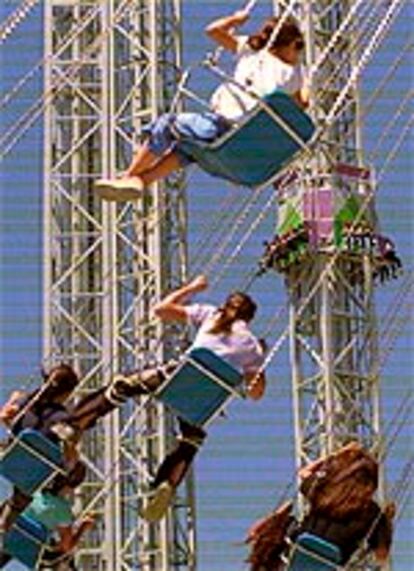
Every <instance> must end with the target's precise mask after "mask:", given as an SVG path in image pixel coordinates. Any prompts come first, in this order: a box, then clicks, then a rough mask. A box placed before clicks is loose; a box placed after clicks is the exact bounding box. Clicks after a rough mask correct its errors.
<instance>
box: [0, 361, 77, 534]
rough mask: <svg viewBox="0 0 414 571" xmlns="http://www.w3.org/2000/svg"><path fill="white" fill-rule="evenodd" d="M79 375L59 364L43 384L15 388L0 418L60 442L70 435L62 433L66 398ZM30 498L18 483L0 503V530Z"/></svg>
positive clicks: (13, 428)
mask: <svg viewBox="0 0 414 571" xmlns="http://www.w3.org/2000/svg"><path fill="white" fill-rule="evenodd" d="M78 382H79V379H78V376H77V374H76V373H75V372H74V370H73V369H72V367H70V366H69V365H66V364H60V365H57V366H56V367H53V368H52V369H51V370H50V371H49V373H48V374H45V375H44V381H43V385H41V386H40V387H39V388H38V389H36V390H35V391H33V392H31V393H29V394H25V393H24V392H22V391H14V392H13V393H12V395H11V396H10V398H9V400H8V401H7V402H6V404H4V405H3V407H2V408H1V409H0V421H1V422H2V423H3V424H4V425H5V426H6V427H7V428H8V429H9V430H10V431H11V433H12V434H13V435H15V436H18V434H19V433H20V432H21V431H22V430H24V429H34V430H37V431H38V432H40V433H41V434H43V435H44V436H45V437H46V438H49V439H50V440H52V441H53V442H55V443H57V444H59V443H60V442H61V441H62V440H64V439H65V437H66V436H67V435H66V434H63V433H62V428H63V427H65V430H67V428H66V425H64V424H63V422H64V421H65V420H67V409H66V407H65V404H64V403H65V401H66V400H67V399H68V398H69V396H70V395H71V393H72V392H73V390H74V389H75V387H76V385H77V384H78ZM30 502H31V497H30V496H27V495H26V494H24V493H23V492H21V491H20V490H18V489H17V488H16V487H15V488H14V489H13V493H12V496H11V497H10V498H9V499H8V500H6V501H5V502H3V504H2V505H1V507H0V533H4V531H6V530H7V529H8V528H9V527H10V525H11V524H12V523H13V521H14V520H15V518H16V517H17V516H18V515H19V513H21V512H22V511H23V510H24V509H25V508H26V507H27V506H28V505H29V503H30Z"/></svg>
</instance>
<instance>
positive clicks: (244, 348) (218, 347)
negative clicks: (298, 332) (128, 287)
mask: <svg viewBox="0 0 414 571" xmlns="http://www.w3.org/2000/svg"><path fill="white" fill-rule="evenodd" d="M207 285H208V284H207V280H206V278H205V277H204V276H199V277H197V278H195V279H194V280H193V281H191V282H190V283H189V284H187V285H185V286H183V287H181V288H179V289H178V290H176V291H174V292H172V293H170V294H169V295H167V296H166V297H165V298H164V299H163V300H162V301H160V302H159V303H158V304H157V305H156V306H155V307H154V312H155V314H156V315H157V316H158V317H159V318H160V319H162V320H163V321H166V322H170V321H172V322H173V321H181V322H187V323H190V324H192V325H194V326H196V327H198V332H197V334H196V337H195V340H194V343H193V344H192V348H195V347H205V348H207V349H210V350H211V351H213V352H214V353H215V354H216V355H218V356H220V357H222V358H223V359H224V360H225V361H227V362H229V363H230V364H231V365H233V366H234V367H235V368H236V369H237V370H238V371H240V372H241V373H242V374H243V376H244V380H245V383H246V387H247V394H248V396H249V397H250V398H252V399H254V400H257V399H260V398H261V397H262V396H263V393H264V389H265V376H264V373H263V372H261V366H262V364H263V361H264V354H263V348H262V346H261V344H260V342H259V341H258V340H257V339H256V337H255V336H254V335H253V334H252V333H251V332H250V330H249V328H248V323H249V322H250V321H251V320H252V319H253V317H254V314H255V312H256V304H255V303H254V302H253V300H252V299H251V298H250V297H249V296H247V295H246V294H244V293H240V292H235V293H233V294H231V295H230V296H229V297H228V298H227V300H226V302H225V303H224V305H222V306H221V307H219V308H217V307H215V306H213V305H204V304H188V303H186V301H187V299H188V298H189V297H190V296H191V295H193V294H195V293H197V292H200V291H203V290H204V289H206V288H207ZM176 366H177V364H176V363H175V364H168V365H167V366H164V367H159V368H153V369H149V370H144V371H141V372H138V373H135V374H132V375H129V376H118V377H115V379H114V381H113V382H112V383H111V384H110V385H109V386H105V387H102V388H101V389H98V390H97V391H94V392H93V393H91V394H90V395H87V396H86V397H85V398H84V399H82V400H81V401H80V402H79V403H77V405H76V406H75V408H74V410H73V412H72V418H71V424H72V426H74V427H76V428H78V429H80V430H85V429H86V428H89V427H91V426H93V425H94V424H95V423H96V421H97V420H98V419H99V418H100V417H102V416H104V415H105V414H107V413H108V412H110V411H112V410H113V409H114V408H115V407H117V406H120V405H122V403H124V402H125V401H126V400H127V399H128V398H132V397H136V396H138V395H142V394H148V393H150V392H153V391H155V390H156V389H157V388H158V387H159V386H160V385H161V384H162V383H163V381H164V380H165V378H166V375H168V374H171V373H172V372H173V371H174V369H175V368H176ZM179 428H180V431H181V437H180V439H179V441H178V444H177V446H176V448H175V449H174V450H173V451H172V452H171V453H170V454H168V455H167V457H166V458H165V460H164V462H162V464H161V466H160V467H159V470H158V472H157V474H156V476H155V480H154V487H155V488H156V491H155V495H154V497H153V499H152V500H151V501H150V503H149V505H148V509H147V510H146V511H145V514H144V517H146V518H147V519H148V520H152V521H155V520H157V519H159V518H160V517H162V515H163V514H164V513H165V511H166V509H167V508H168V505H169V502H170V500H171V498H172V497H173V495H174V491H175V489H176V488H177V486H178V485H179V484H180V482H181V481H182V480H183V478H184V476H185V474H186V472H187V470H188V468H189V466H190V465H191V462H192V460H193V458H194V456H195V454H196V453H197V450H198V448H199V447H200V445H201V444H202V442H203V441H204V439H205V436H206V433H205V432H204V430H202V429H201V428H199V427H196V426H193V425H191V424H189V423H188V422H185V421H184V420H183V419H179Z"/></svg>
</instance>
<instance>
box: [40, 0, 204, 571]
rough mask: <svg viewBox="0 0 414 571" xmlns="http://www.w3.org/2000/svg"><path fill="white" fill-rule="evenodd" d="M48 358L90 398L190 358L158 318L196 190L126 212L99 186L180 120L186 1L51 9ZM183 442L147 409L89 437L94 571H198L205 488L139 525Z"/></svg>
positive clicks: (164, 192) (84, 493)
mask: <svg viewBox="0 0 414 571" xmlns="http://www.w3.org/2000/svg"><path fill="white" fill-rule="evenodd" d="M44 18H45V20H44V21H45V32H44V33H45V36H44V44H45V45H44V49H45V58H46V62H47V64H46V70H45V96H46V106H45V139H44V147H45V148H44V151H45V161H44V172H45V185H44V324H45V325H44V356H45V359H46V360H48V359H53V360H54V361H56V360H62V361H66V362H69V363H71V364H73V365H74V366H75V368H76V370H77V371H80V373H81V378H82V389H81V393H82V394H87V393H88V392H90V391H91V390H93V389H95V388H97V387H100V386H102V385H103V384H106V383H108V382H110V381H111V379H112V378H113V375H114V374H115V373H117V372H119V371H128V370H130V371H131V370H134V369H139V368H141V367H145V366H148V365H150V364H153V363H154V362H155V361H156V360H159V361H161V360H163V359H164V358H168V357H169V356H171V355H172V354H173V353H174V352H175V351H177V350H179V347H180V344H181V341H182V332H181V331H180V330H179V329H176V328H171V327H170V328H169V329H168V330H166V328H164V327H162V326H161V325H160V324H159V323H158V322H157V321H155V320H154V318H153V316H152V315H151V313H150V307H151V306H152V305H153V304H154V302H155V301H156V300H158V299H159V297H160V295H161V294H162V293H163V292H165V291H167V290H169V289H171V288H174V287H176V286H177V285H178V284H179V283H181V282H182V281H183V280H185V278H186V272H187V244H186V232H187V229H186V200H185V184H184V180H183V179H182V178H179V177H178V178H174V179H170V180H169V181H168V182H166V183H163V184H158V185H155V186H154V187H153V189H152V192H151V194H148V195H144V196H143V198H142V199H141V200H137V201H134V202H130V203H127V204H123V205H114V204H113V203H106V202H101V201H100V200H99V199H98V198H97V197H96V196H94V193H93V191H92V186H93V182H94V180H95V179H96V178H100V177H102V176H114V175H115V174H117V173H120V172H122V170H123V169H125V168H126V166H127V164H128V163H129V161H130V158H131V156H132V149H133V147H134V146H135V145H136V143H137V141H138V134H139V133H140V131H141V128H142V126H143V125H145V124H148V122H149V121H151V119H153V118H155V117H156V116H157V115H158V114H159V112H160V111H161V110H164V109H165V108H167V107H168V104H169V102H170V101H171V99H172V98H173V96H174V94H175V89H176V83H177V79H178V75H179V70H180V68H181V2H180V0H134V1H130V0H93V1H92V0H90V1H88V0H46V1H45V3H44ZM172 433H173V426H172V421H171V418H170V417H169V416H168V415H167V414H166V412H165V410H164V408H163V407H162V406H161V405H158V404H154V403H153V402H147V401H146V399H142V400H141V401H140V402H138V403H131V404H129V405H126V406H124V407H123V409H122V410H120V411H117V412H115V413H113V414H112V415H110V417H107V418H106V419H105V420H104V421H102V422H100V423H99V424H98V426H97V427H96V428H95V429H94V430H92V431H88V433H87V434H86V435H85V437H84V439H83V445H82V451H83V454H84V456H85V458H86V461H87V464H88V477H87V482H86V483H85V485H83V486H82V488H81V491H80V493H79V494H78V498H77V502H78V507H80V508H81V509H85V508H87V507H88V508H87V509H91V510H92V511H95V512H97V513H98V514H99V516H100V517H99V518H98V523H97V526H96V528H95V530H94V531H93V532H92V533H90V534H88V537H87V538H86V540H85V543H84V544H82V546H81V549H80V550H79V551H78V554H77V558H78V561H79V566H80V568H81V569H89V570H91V571H92V570H99V571H121V570H122V571H128V570H131V571H132V570H134V571H135V570H137V569H139V570H142V571H171V570H181V569H186V570H191V569H195V515H194V503H193V490H192V484H191V482H192V481H191V478H190V479H189V480H188V484H187V485H186V486H184V487H182V488H181V489H180V493H179V494H178V496H177V498H176V501H175V504H174V506H173V509H172V510H171V515H170V516H169V517H168V518H166V519H164V520H163V521H162V522H160V523H159V524H155V525H150V524H147V523H146V522H145V521H143V519H142V518H140V517H139V510H140V509H141V508H142V506H143V505H145V502H146V500H147V497H148V492H149V487H148V483H149V479H150V476H151V475H153V474H154V472H155V469H156V467H157V466H158V464H159V462H160V461H161V459H162V458H163V457H164V455H165V453H166V450H167V446H168V444H169V441H170V439H171V436H172Z"/></svg>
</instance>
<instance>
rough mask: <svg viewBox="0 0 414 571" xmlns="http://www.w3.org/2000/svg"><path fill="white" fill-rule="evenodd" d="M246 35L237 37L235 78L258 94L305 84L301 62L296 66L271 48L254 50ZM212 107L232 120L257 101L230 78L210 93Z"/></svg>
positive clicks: (294, 88)
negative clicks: (281, 57) (229, 80)
mask: <svg viewBox="0 0 414 571" xmlns="http://www.w3.org/2000/svg"><path fill="white" fill-rule="evenodd" d="M247 40H248V37H247V36H240V37H239V38H238V46H237V55H238V58H239V59H238V62H237V64H236V68H235V71H234V76H233V77H234V79H235V81H237V83H239V84H240V85H243V86H244V87H246V88H247V89H249V90H250V91H253V92H254V93H255V94H256V95H257V96H258V97H264V96H265V95H268V94H270V93H272V92H273V91H275V90H276V89H283V90H284V91H286V93H288V94H289V95H292V94H293V93H295V92H296V91H298V90H299V89H300V88H301V87H302V86H303V81H304V80H303V71H302V66H301V65H297V66H293V65H290V64H287V63H285V62H284V61H282V60H281V59H279V58H278V57H276V56H274V55H272V54H271V53H270V52H269V51H268V50H266V49H262V50H259V51H254V50H252V49H251V48H250V47H249V45H248V43H247ZM210 103H211V106H212V108H213V110H214V111H215V112H216V113H218V114H220V115H222V116H223V117H226V118H227V119H230V120H235V119H239V118H240V117H241V116H242V115H244V114H245V113H246V112H247V111H249V110H250V109H252V108H253V107H254V106H255V105H256V103H257V101H256V100H255V99H254V98H253V97H251V96H250V95H248V93H246V91H244V90H243V89H241V88H239V87H237V85H234V84H233V83H231V82H228V83H223V84H222V85H220V86H219V87H218V88H217V89H216V91H215V92H214V93H213V95H212V97H211V101H210Z"/></svg>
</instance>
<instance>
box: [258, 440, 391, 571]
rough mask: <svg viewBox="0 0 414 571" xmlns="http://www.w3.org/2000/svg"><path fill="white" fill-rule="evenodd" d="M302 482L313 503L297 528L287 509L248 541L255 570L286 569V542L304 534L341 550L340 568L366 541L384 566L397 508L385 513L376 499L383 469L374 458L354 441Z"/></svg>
mask: <svg viewBox="0 0 414 571" xmlns="http://www.w3.org/2000/svg"><path fill="white" fill-rule="evenodd" d="M299 477H300V478H301V479H302V484H301V488H300V490H301V492H302V494H303V495H304V496H305V498H306V500H307V501H308V504H309V506H308V511H307V513H306V515H305V517H304V518H303V520H302V521H301V522H299V523H297V524H296V525H293V526H292V521H291V519H289V518H290V516H291V513H290V510H291V507H292V506H291V504H284V506H282V508H279V510H277V511H276V512H274V513H272V514H270V516H268V517H267V518H265V519H263V520H261V521H260V522H258V523H257V524H255V525H254V526H253V527H252V529H251V531H250V533H249V537H248V539H249V541H251V542H252V549H251V554H250V557H249V561H250V562H251V563H252V567H251V571H258V570H259V569H260V570H262V569H263V570H265V571H267V570H269V571H270V570H272V571H273V570H274V569H279V568H280V569H281V568H283V564H282V560H281V555H282V554H283V552H284V551H285V550H286V547H287V542H286V537H287V536H288V537H289V538H290V539H291V540H292V541H294V540H295V539H296V538H297V537H298V536H299V535H300V534H302V533H304V532H308V533H311V534H314V535H316V536H318V537H320V538H322V539H324V540H326V541H328V542H330V543H332V544H334V545H336V546H337V547H338V548H339V550H340V553H341V556H342V559H341V562H340V564H341V565H345V564H346V563H347V562H348V561H349V560H350V559H351V557H352V555H353V554H354V553H355V551H356V550H357V549H358V548H359V547H360V546H361V544H362V543H363V542H364V541H366V542H367V545H368V547H369V549H370V550H371V551H372V552H373V554H374V557H375V559H376V561H377V562H378V564H380V565H385V563H386V562H387V559H388V556H389V552H390V548H391V543H392V519H393V517H394V514H395V506H394V504H392V503H390V504H387V505H386V506H385V507H384V508H383V509H381V508H380V506H379V505H378V503H377V502H376V501H375V500H374V499H373V496H374V494H375V491H376V489H377V486H378V464H377V462H376V461H375V460H374V459H373V458H372V456H371V455H370V454H368V453H367V452H366V451H365V450H364V449H363V448H362V447H361V445H360V444H358V443H356V442H351V443H350V444H348V445H346V446H344V447H342V448H341V449H339V450H338V451H337V452H334V453H333V454H330V455H329V456H327V457H326V458H321V459H319V460H317V461H316V462H313V463H311V464H309V465H308V466H306V467H305V468H303V469H302V470H300V472H299ZM281 514H282V516H283V517H281ZM281 529H282V531H281ZM277 565H278V566H279V567H277Z"/></svg>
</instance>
